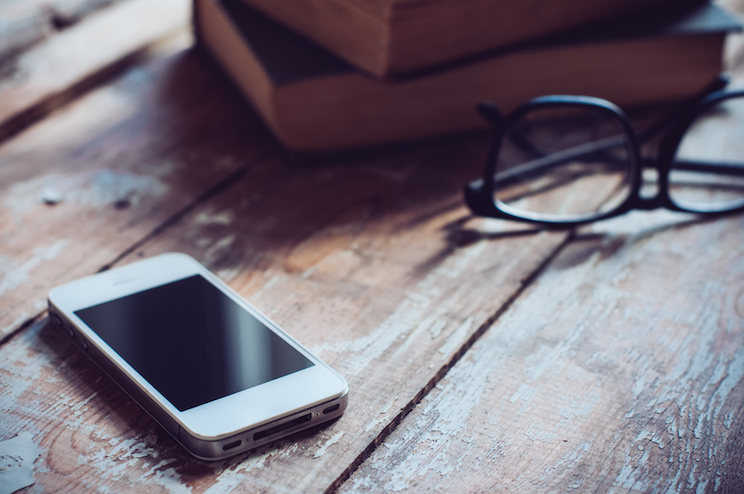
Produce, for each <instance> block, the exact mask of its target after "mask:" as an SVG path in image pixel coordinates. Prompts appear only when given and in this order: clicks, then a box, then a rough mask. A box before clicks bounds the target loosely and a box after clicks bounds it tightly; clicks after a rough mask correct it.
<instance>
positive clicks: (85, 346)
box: [80, 338, 88, 352]
mask: <svg viewBox="0 0 744 494" xmlns="http://www.w3.org/2000/svg"><path fill="white" fill-rule="evenodd" d="M80 348H82V349H83V351H85V352H87V351H88V342H87V341H85V339H84V338H80Z"/></svg>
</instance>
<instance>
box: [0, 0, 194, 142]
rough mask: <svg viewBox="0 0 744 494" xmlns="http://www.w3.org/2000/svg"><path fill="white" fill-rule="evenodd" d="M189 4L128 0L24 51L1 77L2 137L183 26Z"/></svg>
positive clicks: (169, 0) (170, 0)
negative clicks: (7, 73) (9, 72)
mask: <svg viewBox="0 0 744 494" xmlns="http://www.w3.org/2000/svg"><path fill="white" fill-rule="evenodd" d="M189 5H190V4H189V2H188V0H159V1H157V2H152V1H149V0H129V1H126V2H122V3H119V4H116V5H113V6H111V7H109V8H107V9H103V10H101V11H99V12H96V13H94V14H91V15H89V16H88V17H87V18H86V19H85V20H84V21H82V22H80V23H78V24H77V25H75V26H74V27H72V28H70V29H66V30H64V31H62V32H60V33H58V34H55V35H53V36H49V38H48V39H47V40H45V41H44V42H43V43H41V44H39V45H38V46H36V47H34V48H33V49H30V50H29V51H27V52H25V53H23V54H22V55H21V56H20V57H19V58H18V60H16V61H15V63H14V67H13V73H12V76H10V77H5V79H4V80H2V81H0V139H2V138H5V137H6V136H8V135H11V134H13V133H15V132H17V131H18V130H20V129H21V128H23V127H24V126H26V125H28V124H29V123H30V122H33V121H34V120H36V119H38V118H39V117H40V116H43V115H45V114H46V113H48V112H50V111H51V110H52V109H54V108H57V107H59V106H60V105H61V104H62V103H64V102H66V101H69V100H70V99H72V98H73V97H74V96H76V95H78V94H80V93H81V92H83V91H84V90H85V89H88V88H89V87H91V85H92V84H93V82H95V81H96V80H97V79H100V78H101V77H103V76H105V75H106V74H107V73H108V72H110V71H111V70H114V69H115V68H116V67H117V65H118V64H121V63H123V62H125V61H126V60H127V58H129V57H133V56H135V55H136V54H138V53H139V52H141V51H142V50H144V49H146V48H147V47H148V46H150V45H152V44H154V43H156V42H157V41H159V40H162V39H164V38H166V37H167V36H169V35H171V34H174V33H176V32H178V31H179V30H183V29H184V28H185V27H186V26H187V25H188V22H189V15H190V7H189ZM123 26H126V28H123ZM129 26H136V28H135V29H132V28H130V27H129Z"/></svg>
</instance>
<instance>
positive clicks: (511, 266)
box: [0, 0, 744, 493]
mask: <svg viewBox="0 0 744 494" xmlns="http://www.w3.org/2000/svg"><path fill="white" fill-rule="evenodd" d="M59 3H60V2H52V0H46V1H42V0H34V2H30V3H29V2H27V3H26V4H24V5H25V8H26V9H27V10H25V11H24V12H26V14H28V13H29V12H32V13H33V15H38V16H41V18H42V21H39V22H40V24H39V25H41V26H42V28H40V31H39V32H38V33H37V34H36V35H34V36H36V37H33V36H31V35H29V36H30V37H29V39H31V41H29V42H28V43H27V44H25V45H22V46H20V47H15V48H13V50H14V53H15V55H14V56H15V61H14V62H13V64H11V65H10V66H9V65H7V64H6V65H3V66H2V67H4V68H3V70H2V71H0V75H2V77H3V79H2V80H0V136H2V138H3V141H2V142H0V204H1V206H0V335H1V338H2V340H0V393H1V394H0V441H4V440H9V439H11V438H13V437H15V436H16V435H18V434H21V436H22V437H24V438H26V439H27V440H29V441H30V443H32V445H33V446H34V447H29V448H27V458H26V460H27V462H28V463H27V464H28V465H30V468H31V472H32V474H33V476H34V480H35V484H34V485H33V486H32V487H30V488H29V489H28V492H34V493H36V492H41V491H42V490H43V491H44V492H50V491H51V492H56V491H65V492H81V491H94V492H112V493H113V492H116V493H122V492H193V493H197V492H210V493H212V492H228V491H235V492H298V491H306V492H321V491H338V492H344V493H346V492H357V491H365V492H366V491H377V492H381V491H385V492H397V491H431V490H435V491H440V492H446V491H453V492H465V491H469V492H482V491H492V492H569V491H570V492H574V491H577V492H588V491H590V492H595V491H598V492H623V493H625V492H744V446H743V444H744V441H743V440H742V438H743V437H744V436H743V434H742V433H743V432H744V255H742V254H743V252H744V219H743V218H742V217H741V216H734V217H728V218H725V219H716V220H701V219H699V218H696V217H693V216H688V215H682V214H674V213H670V212H665V211H654V212H646V213H633V214H629V215H626V216H624V217H621V218H618V219H616V220H611V221H608V222H604V223H600V224H596V225H593V226H590V227H585V228H582V229H579V230H576V231H570V232H536V231H534V230H531V229H529V228H527V227H523V226H520V225H515V224H509V223H504V222H499V221H496V220H484V219H477V218H472V217H471V216H470V215H469V213H468V211H467V209H466V208H465V207H464V205H463V202H462V198H461V187H462V185H463V184H464V183H466V182H467V181H468V180H470V179H472V178H474V177H476V176H478V175H479V174H480V171H481V166H482V163H483V160H484V156H485V152H486V146H487V137H486V136H484V135H466V136H456V137H451V138H447V139H437V140H432V141H430V142H420V143H413V144H407V145H401V146H396V147H393V148H383V149H378V150H374V151H369V152H363V153H355V154H352V155H349V156H343V157H334V158H329V159H325V158H321V159H318V160H316V162H314V163H311V164H303V165H297V164H293V163H292V162H291V161H290V160H288V159H287V158H286V156H285V154H284V153H283V152H282V151H281V149H280V147H279V146H278V145H277V144H276V142H275V141H274V140H273V138H272V137H271V136H270V135H269V133H268V131H267V130H266V129H265V127H264V126H263V125H262V123H261V122H260V120H259V119H258V117H257V116H256V114H255V113H254V112H253V111H252V110H251V108H250V107H249V106H248V105H247V104H246V103H244V102H243V100H242V98H241V97H240V95H239V94H238V93H237V92H236V91H235V90H234V89H233V87H232V86H231V85H230V83H229V82H228V81H227V80H226V79H225V78H224V76H222V75H221V73H220V72H219V71H218V70H217V69H216V67H215V65H214V64H213V63H212V62H211V61H210V60H209V59H208V58H207V57H206V56H205V55H203V54H202V53H200V52H199V51H196V50H191V49H188V46H189V45H190V43H191V40H190V37H189V35H188V32H187V30H186V26H187V24H188V2H187V1H186V0H158V2H151V1H149V0H121V1H119V2H115V3H111V4H110V5H109V4H107V5H105V6H102V7H101V6H100V4H101V3H105V2H97V3H96V2H92V1H90V2H88V4H90V6H91V7H90V8H89V9H88V10H85V9H83V10H82V14H80V15H79V16H78V18H72V20H71V21H69V20H68V22H61V21H59V19H62V18H63V17H60V16H61V15H62V14H59V13H58V14H56V15H57V17H56V19H57V22H56V24H54V23H52V24H49V23H47V24H44V22H47V21H48V20H49V18H48V16H49V15H50V12H53V9H52V8H51V7H50V5H51V6H52V7H54V6H55V5H57V6H58V4H59ZM79 3H80V2H79ZM109 3H110V2H109ZM31 4H33V5H34V6H35V8H36V10H33V11H32V9H31ZM37 4H38V5H37ZM94 4H95V5H94ZM729 4H730V5H733V6H734V7H737V5H741V3H739V4H736V3H735V2H733V1H732V2H729ZM5 5H10V7H8V8H11V7H14V8H17V11H21V10H22V9H21V8H20V7H19V5H20V2H17V1H16V2H15V3H14V1H6V4H5ZM96 5H98V8H97V10H96V9H95V8H94V7H96ZM2 8H3V4H2V3H0V9H2ZM55 8H56V7H55ZM740 10H744V9H740ZM17 11H14V12H17ZM89 11H90V12H89ZM0 13H2V10H0ZM26 14H24V15H26ZM14 15H15V14H14ZM18 15H20V14H18ZM28 15H31V14H28ZM44 16H47V17H44ZM19 18H20V17H19ZM29 18H31V17H29ZM153 19H157V20H159V21H158V22H155V21H153ZM53 24H54V25H57V26H62V27H63V28H59V29H53V28H51V27H50V25H53ZM28 25H29V26H32V27H33V25H32V24H28ZM127 25H131V26H132V29H121V26H127ZM29 29H31V28H29ZM738 47H739V42H738V41H737V40H734V43H733V44H732V50H731V53H730V57H729V58H730V60H731V61H732V63H733V64H734V66H733V67H734V69H736V70H739V69H740V67H741V61H742V60H743V59H744V57H742V56H741V53H742V51H737V49H738ZM8 67H11V68H8ZM742 76H744V72H742V71H740V70H739V72H738V73H737V77H739V80H744V77H742ZM742 117H743V118H744V116H742ZM742 141H743V142H742V143H739V144H741V145H742V146H743V147H742V148H741V149H742V152H744V139H742ZM167 251H181V252H186V253H188V254H190V255H192V256H194V257H195V258H197V259H198V260H200V261H201V262H203V263H204V264H206V265H207V266H208V267H209V268H210V269H212V270H213V271H215V272H216V273H217V274H218V275H219V276H220V277H221V278H223V279H224V280H226V281H227V282H228V283H229V284H230V285H231V286H232V287H234V288H235V289H236V290H237V291H238V292H240V293H241V294H242V295H243V296H245V297H246V298H247V299H249V300H250V301H251V302H252V303H253V304H254V305H256V306H258V307H259V308H260V309H261V310H263V311H264V312H266V313H267V314H268V315H269V317H271V318H272V319H274V320H275V321H276V322H277V323H279V324H280V325H281V326H283V327H284V328H285V329H286V330H287V331H288V332H289V333H291V334H292V335H294V336H295V337H296V338H297V339H299V340H300V341H301V342H303V343H304V344H305V345H306V346H308V347H309V348H311V349H312V350H313V351H315V352H316V353H317V354H319V356H320V357H321V358H322V359H324V360H325V361H326V362H328V363H329V364H330V365H332V366H333V367H334V368H335V369H337V370H338V371H339V372H340V373H341V374H343V375H344V376H345V377H346V379H347V380H348V382H349V386H350V390H351V391H350V405H349V409H348V411H347V412H346V414H345V415H344V416H343V417H342V418H341V419H339V420H337V421H335V422H333V423H330V424H328V425H326V426H323V427H320V428H316V429H313V430H310V431H307V432H304V433H301V434H298V435H295V436H293V437H291V438H289V439H287V440H282V441H279V442H276V443H274V444H271V445H268V446H265V447H261V448H259V449H258V450H255V451H253V452H250V453H247V454H243V455H240V456H237V457H234V458H231V459H229V460H225V461H219V462H202V461H198V460H195V459H194V458H192V457H191V456H190V455H189V454H188V453H187V452H185V451H184V450H183V449H182V448H181V447H180V446H179V445H178V444H177V443H176V442H175V441H174V440H173V439H172V438H171V437H170V436H169V435H168V434H167V433H166V432H165V431H164V430H163V429H162V428H161V427H160V426H158V425H157V424H156V423H155V422H153V420H152V419H151V418H150V417H149V416H148V415H147V414H146V413H144V412H143V411H142V410H141V409H140V408H139V406H137V405H136V404H135V403H134V402H132V400H130V399H129V398H128V397H127V395H126V394H125V393H123V392H122V391H121V390H120V389H119V388H118V387H117V386H116V385H115V384H113V383H112V382H111V380H110V379H109V378H108V377H106V376H105V375H104V374H103V373H102V372H101V371H100V370H99V369H98V368H97V367H96V366H95V365H93V364H92V363H91V362H90V361H89V360H88V359H87V357H86V356H85V355H83V354H82V352H81V351H80V350H78V349H77V348H76V347H75V346H74V345H73V344H72V343H71V342H70V341H69V340H68V339H66V338H65V337H64V336H63V335H62V334H60V333H59V332H58V331H57V330H56V329H55V328H54V327H52V325H51V324H49V322H48V319H47V315H46V312H45V302H46V295H47V293H48V291H49V290H50V289H51V288H52V287H53V286H56V285H58V284H60V283H63V282H65V281H68V280H71V279H74V278H77V277H80V276H83V275H87V274H91V273H95V272H97V271H99V270H101V269H103V268H106V267H110V266H115V265H120V264H125V263H128V262H131V261H134V260H136V259H138V258H140V257H143V256H151V255H155V254H158V253H162V252H167ZM2 444H3V443H0V446H1V445H2ZM28 451H31V452H34V453H33V454H31V453H28ZM36 453H38V458H36V456H34V455H35V454H36ZM29 455H30V456H29ZM34 458H35V461H34ZM16 460H18V459H17V458H16ZM21 460H23V458H22V459H21ZM3 461H11V460H9V459H8V458H4V459H3ZM18 461H20V460H18Z"/></svg>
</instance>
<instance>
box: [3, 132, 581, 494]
mask: <svg viewBox="0 0 744 494" xmlns="http://www.w3.org/2000/svg"><path fill="white" fill-rule="evenodd" d="M485 152H486V139H485V137H484V136H476V137H463V138H458V139H452V140H450V141H443V142H430V143H425V144H419V145H414V146H411V147H407V148H403V149H400V150H397V151H396V150H389V151H382V152H380V154H379V155H377V156H366V157H358V158H351V159H347V160H343V161H340V162H337V163H333V164H331V163H326V164H319V165H317V166H313V167H294V168H292V167H288V166H287V165H286V164H284V163H283V162H281V161H280V160H279V159H273V160H266V161H263V162H260V163H256V164H255V165H254V166H253V167H252V168H251V170H250V172H249V173H247V174H246V175H245V176H244V177H243V178H242V179H241V180H240V181H239V182H237V183H236V184H235V185H234V186H233V187H231V188H230V189H228V190H226V191H225V192H224V193H222V194H220V195H218V196H215V197H214V198H213V199H212V200H210V201H208V202H205V203H204V204H203V205H202V206H200V207H199V208H197V209H195V210H194V211H193V212H192V213H191V214H189V215H188V216H186V217H184V218H183V219H182V220H181V221H179V222H178V223H177V224H176V225H174V226H173V227H171V228H169V229H168V230H166V231H164V232H163V233H162V234H161V235H159V236H158V237H156V238H154V239H153V240H152V241H151V242H148V243H146V244H145V245H143V246H142V247H141V248H139V249H138V250H137V251H136V252H134V253H133V254H132V256H131V257H130V258H129V259H126V260H132V259H134V258H136V257H137V256H139V255H146V256H150V255H154V254H157V253H160V252H164V251H171V250H178V251H183V252H186V253H189V254H191V255H193V256H194V257H196V258H197V259H199V260H201V261H202V262H204V263H205V264H206V265H207V266H209V267H210V268H211V269H213V270H214V271H215V272H217V273H218V274H219V275H220V276H222V277H223V278H224V279H226V280H227V281H228V282H229V283H230V284H231V285H232V286H233V287H234V288H235V289H237V290H238V291H239V292H240V293H242V294H243V295H245V296H247V297H248V298H249V300H251V301H252V302H253V303H254V304H256V305H257V306H258V307H259V308H260V309H262V310H263V311H265V312H266V313H267V314H268V315H269V316H270V317H272V318H273V319H274V320H276V321H277V322H278V323H279V324H280V325H282V326H283V327H285V328H286V329H287V330H288V331H289V332H290V333H291V334H293V335H294V336H296V337H297V338H298V339H299V340H300V341H302V342H303V343H305V344H306V345H308V346H309V347H310V348H312V349H313V350H314V351H316V352H317V353H318V354H319V355H320V356H321V358H323V359H324V360H326V361H327V362H329V363H330V364H331V365H332V366H334V367H335V368H336V369H338V370H339V371H340V372H341V373H342V374H343V375H344V376H345V377H346V378H347V380H348V381H349V385H350V388H351V391H350V396H351V398H350V408H349V410H348V411H347V413H346V414H345V415H344V417H342V418H341V419H340V420H338V421H337V422H335V423H333V424H330V425H328V426H327V427H324V428H322V429H320V430H313V431H310V432H307V433H304V434H301V435H298V436H296V437H293V438H291V439H288V440H286V441H281V442H279V443H277V444H274V445H270V446H267V447H264V448H260V449H259V450H257V451H256V452H253V453H248V454H245V455H242V456H238V457H236V458H234V459H231V460H229V461H224V462H215V463H210V464H206V463H203V462H199V461H196V460H193V459H191V458H190V457H189V456H188V454H187V453H186V452H185V451H183V450H182V449H181V448H180V447H178V446H177V445H176V443H175V441H173V440H172V439H170V438H168V437H167V435H165V434H164V433H163V432H162V431H161V429H160V428H159V427H158V426H157V425H155V424H154V423H152V422H151V421H150V419H149V418H147V416H146V415H145V414H144V412H141V411H139V409H138V408H137V407H136V406H134V405H132V404H131V402H129V401H128V400H127V399H126V398H125V396H124V395H123V393H120V392H116V391H115V390H114V389H113V388H111V385H110V383H109V381H108V380H107V379H106V378H104V377H100V376H99V377H100V380H97V378H93V375H95V372H94V371H92V370H91V371H82V372H90V373H89V374H85V375H84V376H83V377H82V378H79V377H73V376H71V374H72V373H74V372H76V371H73V370H72V369H73V368H76V367H80V366H84V367H85V368H86V369H87V367H88V364H84V362H83V361H81V360H80V359H79V357H78V356H76V355H77V354H76V353H75V352H73V351H72V350H70V347H69V345H68V343H67V342H66V341H65V340H64V339H61V338H58V337H57V336H56V335H53V328H46V327H43V323H39V324H37V325H36V326H35V327H34V328H33V329H31V330H29V331H25V332H23V333H22V334H21V335H19V336H18V337H16V338H14V339H13V340H11V341H10V342H9V343H8V344H7V345H6V346H5V348H3V349H1V350H0V359H3V360H4V361H7V362H16V361H18V362H19V364H18V365H13V366H12V367H11V368H10V369H6V370H7V371H8V373H7V376H6V377H5V378H4V380H5V382H6V383H7V384H6V386H5V387H6V389H8V390H9V391H6V392H4V393H5V394H6V395H8V396H12V397H13V400H12V403H8V404H7V405H6V406H5V407H4V410H3V414H4V416H5V417H6V418H5V419H3V420H4V425H3V428H4V429H5V430H6V431H7V432H6V434H8V435H12V434H15V433H17V432H20V431H21V430H28V431H31V432H32V433H33V434H34V435H35V436H34V437H35V440H36V441H37V443H38V444H39V445H40V446H41V447H42V448H44V449H45V450H46V452H45V453H44V454H42V459H41V460H40V463H38V464H39V465H40V467H39V470H44V475H43V476H39V477H38V478H37V480H38V481H39V483H40V484H41V486H42V487H43V486H45V485H68V483H69V485H73V484H72V483H73V482H80V483H82V484H85V485H90V486H95V487H97V488H102V487H106V488H109V489H111V490H115V491H117V492H127V491H137V490H141V489H143V488H145V486H150V484H151V483H152V479H153V478H154V477H157V478H159V479H161V481H162V483H163V484H164V485H166V484H167V487H163V488H162V490H166V488H167V489H170V490H179V491H180V490H188V489H193V490H194V491H203V490H206V489H213V490H215V491H222V490H229V489H235V490H237V491H238V492H255V491H257V490H259V491H277V492H282V491H297V490H303V491H311V492H317V491H323V490H325V489H327V488H329V487H330V486H332V485H334V484H335V483H336V482H337V481H338V480H339V479H343V478H344V476H345V475H346V474H347V472H348V471H349V469H350V468H351V467H352V465H354V464H355V463H357V462H359V461H360V459H361V457H362V456H363V455H364V454H365V451H366V450H367V448H368V447H370V445H371V444H374V442H375V441H377V440H378V439H380V437H381V435H384V434H385V432H386V430H387V429H389V428H390V427H393V426H394V424H395V423H396V422H397V421H398V420H400V419H401V418H402V416H403V415H404V414H405V413H406V412H407V411H408V410H409V409H410V408H411V407H412V406H413V405H414V403H415V402H416V401H418V400H419V399H420V397H421V395H422V394H423V392H425V391H426V390H428V388H429V387H430V386H432V385H433V383H434V382H435V381H436V379H438V376H439V375H441V373H442V372H443V369H444V368H446V367H447V366H448V365H450V362H451V361H452V360H453V359H454V358H457V357H458V356H459V355H460V354H461V352H462V351H463V348H464V346H466V345H468V344H469V341H470V340H471V339H473V338H474V337H475V336H476V335H477V334H478V332H479V330H480V328H482V327H484V325H487V324H488V322H489V321H490V319H491V318H492V317H493V315H494V312H495V311H496V310H498V308H499V307H500V306H501V305H502V304H504V303H505V302H506V301H508V300H510V299H511V297H513V296H514V294H515V293H516V292H518V290H520V289H521V287H522V286H523V283H525V279H527V278H529V276H530V275H531V274H532V273H533V272H534V271H535V270H536V269H537V268H538V266H540V265H541V264H542V263H543V262H544V261H545V259H546V258H547V257H548V256H550V254H551V253H552V252H553V251H554V250H555V249H556V248H557V247H558V246H559V245H561V243H562V242H563V240H564V239H565V236H566V234H565V233H540V234H526V235H516V234H510V233H509V232H503V231H501V230H500V229H501V228H502V227H503V225H502V224H501V223H499V222H495V221H493V222H488V221H482V220H470V221H468V218H469V217H468V214H467V211H466V209H465V208H464V206H463V205H462V199H461V186H462V184H463V183H464V182H465V181H466V180H467V179H469V178H472V177H473V176H474V175H477V174H478V170H479V169H480V167H481V166H482V160H483V158H484V156H485ZM475 227H479V228H480V230H478V231H476V230H474V228H475ZM488 228H491V229H492V231H491V232H490V233H489V232H488ZM126 260H125V261H126ZM29 354H32V355H33V356H32V357H28V358H26V357H24V356H25V355H29ZM83 380H84V381H85V382H86V383H87V384H86V385H85V386H82V385H81V384H80V383H81V381H83ZM69 381H72V382H69ZM96 381H97V383H96ZM48 382H52V384H47V383H48ZM60 383H63V384H60ZM60 389H64V391H61V393H64V395H65V397H64V400H65V405H64V406H63V407H61V406H57V405H55V403H57V400H56V398H55V399H53V400H52V401H51V402H50V401H49V400H46V398H45V399H38V396H37V394H36V393H39V392H41V393H43V394H46V393H50V396H52V395H51V393H55V392H60V391H59V390H60ZM54 390H56V391H54ZM93 395H94V396H93ZM45 396H46V395H45ZM55 396H56V395H55ZM91 396H92V398H91ZM9 401H10V400H9ZM86 407H87V411H86V412H85V413H77V411H82V410H83V408H86ZM121 407H125V408H126V412H119V411H118V409H120V408H121ZM76 413H77V415H76ZM122 413H125V414H126V415H125V418H122V415H121V414H122ZM130 414H131V415H130ZM101 431H103V432H101ZM123 441H126V442H125V444H126V445H127V446H126V448H127V449H126V451H125V453H126V455H127V456H125V459H124V460H122V459H120V458H119V457H118V455H119V454H120V453H121V452H122V446H121V444H122V442H123ZM58 458H75V467H74V468H72V467H66V466H65V465H64V464H63V463H61V462H59V461H58V460H57V459H58ZM124 471H126V475H124V474H123V473H122V474H121V475H118V474H113V473H109V472H124Z"/></svg>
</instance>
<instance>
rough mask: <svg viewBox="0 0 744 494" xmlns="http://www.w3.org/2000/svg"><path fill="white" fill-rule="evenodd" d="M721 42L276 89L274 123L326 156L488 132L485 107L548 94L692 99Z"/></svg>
mask: <svg viewBox="0 0 744 494" xmlns="http://www.w3.org/2000/svg"><path fill="white" fill-rule="evenodd" d="M723 40H724V36H723V35H722V34H720V33H719V34H710V35H702V36H697V37H692V38H669V39H661V40H654V41H653V44H654V46H653V48H652V47H650V46H649V43H648V41H644V40H634V41H631V42H625V43H612V44H605V45H603V44H600V45H587V46H583V47H577V46H571V47H562V48H555V49H549V50H544V51H539V52H526V53H515V54H512V55H507V56H504V57H500V58H498V59H494V60H491V61H487V62H483V63H480V64H475V65H473V66H468V67H463V68H460V69H457V70H453V71H451V72H445V73H441V74H438V75H435V76H431V77H427V78H422V79H417V80H411V81H406V82H403V83H388V82H384V81H376V80H372V79H370V78H368V77H364V76H362V75H360V74H350V75H342V76H336V77H328V78H319V79H313V80H306V81H303V82H296V83H293V84H288V85H286V86H283V87H281V88H278V90H277V94H276V118H277V119H278V120H279V121H280V122H281V127H282V131H283V140H284V143H285V145H286V146H287V147H289V148H290V149H294V150H297V151H306V152H314V151H325V150H331V149H343V148H353V147H359V146H367V145H372V144H379V143H385V142H395V141H404V140H411V139H419V138H424V137H431V136H435V135H442V134H449V133H456V132H462V131H469V130H475V129H479V128H485V122H483V121H482V120H481V119H480V117H479V116H478V114H477V112H476V111H475V108H476V105H477V104H478V103H480V102H483V101H493V102H495V103H496V104H497V105H498V106H499V107H500V108H501V109H502V111H504V112H508V111H510V110H511V109H513V108H515V107H516V106H518V105H520V104H522V103H524V102H526V101H528V100H529V99H531V98H533V97H536V96H540V95H544V94H581V95H588V96H598V97H602V98H605V99H609V100H610V101H612V102H614V103H616V104H618V105H620V106H623V107H626V108H627V107H635V106H643V105H648V104H652V103H660V102H665V101H675V100H679V99H682V98H684V97H688V96H690V95H692V94H694V93H696V92H698V91H699V90H701V89H702V88H703V87H705V86H706V85H707V84H709V83H710V82H711V81H712V80H713V79H715V78H716V77H717V76H718V75H719V74H720V72H721V69H722V62H721V53H722V46H723Z"/></svg>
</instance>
